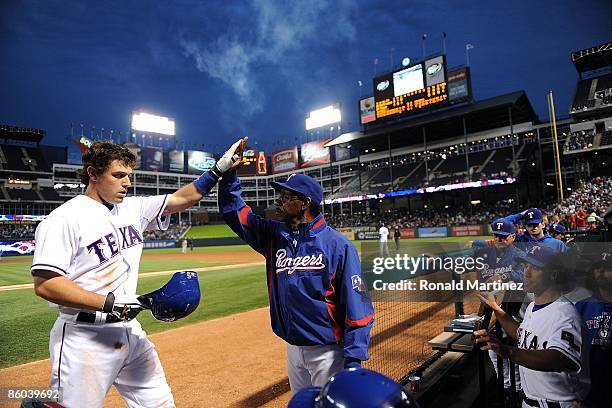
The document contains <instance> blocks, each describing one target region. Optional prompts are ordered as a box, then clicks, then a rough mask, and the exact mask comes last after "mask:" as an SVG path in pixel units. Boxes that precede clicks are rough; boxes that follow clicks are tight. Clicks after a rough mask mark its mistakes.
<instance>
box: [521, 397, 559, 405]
mask: <svg viewBox="0 0 612 408" xmlns="http://www.w3.org/2000/svg"><path fill="white" fill-rule="evenodd" d="M523 401H525V404H527V405H529V406H530V407H538V408H539V407H540V404H538V401H536V400H532V399H530V398H527V397H524V398H523ZM544 406H545V407H548V408H561V404H559V403H558V402H552V401H544Z"/></svg>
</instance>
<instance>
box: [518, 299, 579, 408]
mask: <svg viewBox="0 0 612 408" xmlns="http://www.w3.org/2000/svg"><path fill="white" fill-rule="evenodd" d="M533 307H534V302H531V303H530V304H529V306H528V307H527V310H526V311H525V318H524V320H523V322H522V323H521V325H520V326H519V328H518V331H517V336H518V347H519V348H522V349H526V350H544V349H548V350H551V349H554V350H558V351H560V352H561V353H563V355H565V356H566V357H568V358H569V359H570V360H571V361H572V362H573V363H574V364H575V365H576V367H577V370H575V371H571V372H570V371H565V372H560V373H556V372H543V371H536V370H531V369H529V368H525V367H523V366H520V368H519V371H520V376H521V385H522V387H523V391H524V392H525V395H527V397H529V398H531V399H535V400H538V399H539V400H549V401H559V402H561V401H581V400H582V399H584V397H585V396H586V394H587V392H588V384H589V370H588V352H587V348H586V347H583V345H586V342H585V341H584V336H585V334H586V333H585V331H584V330H583V329H582V326H583V323H582V319H581V318H580V315H579V314H578V311H577V310H576V308H575V307H574V305H573V304H572V303H571V302H570V301H569V300H568V299H567V298H565V297H563V296H561V297H560V298H559V299H557V300H555V301H554V302H552V303H550V304H549V305H547V306H545V307H544V308H542V309H539V310H536V311H535V312H534V311H533Z"/></svg>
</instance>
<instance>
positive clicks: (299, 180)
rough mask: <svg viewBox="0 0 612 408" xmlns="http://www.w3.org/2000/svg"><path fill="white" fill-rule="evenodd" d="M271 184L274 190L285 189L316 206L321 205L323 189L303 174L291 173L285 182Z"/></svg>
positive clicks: (315, 181)
mask: <svg viewBox="0 0 612 408" xmlns="http://www.w3.org/2000/svg"><path fill="white" fill-rule="evenodd" d="M271 184H272V187H274V188H275V189H276V190H278V189H286V190H289V191H293V192H294V193H296V194H300V195H303V196H305V197H308V198H310V199H311V200H312V201H313V202H315V203H317V204H321V201H323V187H321V185H320V184H319V182H318V181H317V180H315V179H313V178H312V177H310V176H307V175H305V174H300V173H293V174H291V175H290V176H289V177H287V181H286V182H284V183H279V182H277V181H273V182H272V183H271Z"/></svg>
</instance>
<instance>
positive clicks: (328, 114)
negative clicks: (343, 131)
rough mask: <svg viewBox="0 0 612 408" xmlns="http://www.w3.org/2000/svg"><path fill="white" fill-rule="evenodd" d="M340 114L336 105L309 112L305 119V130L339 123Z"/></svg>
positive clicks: (340, 119)
mask: <svg viewBox="0 0 612 408" xmlns="http://www.w3.org/2000/svg"><path fill="white" fill-rule="evenodd" d="M341 121H342V114H341V113H340V108H339V107H338V105H330V106H326V107H325V108H322V109H318V110H315V111H312V112H310V114H309V115H308V117H307V118H306V130H312V129H316V128H320V127H323V126H327V125H331V124H334V123H340V122H341Z"/></svg>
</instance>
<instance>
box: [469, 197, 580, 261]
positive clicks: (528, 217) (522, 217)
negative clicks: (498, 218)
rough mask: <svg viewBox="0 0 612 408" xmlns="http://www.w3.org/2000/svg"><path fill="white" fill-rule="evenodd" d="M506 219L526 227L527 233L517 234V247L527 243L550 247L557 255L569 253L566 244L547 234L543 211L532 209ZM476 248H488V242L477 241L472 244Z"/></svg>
mask: <svg viewBox="0 0 612 408" xmlns="http://www.w3.org/2000/svg"><path fill="white" fill-rule="evenodd" d="M504 219H506V220H508V221H510V222H511V223H512V224H519V223H520V222H521V221H522V222H523V225H524V226H525V233H520V232H519V233H517V234H516V240H515V242H516V245H518V246H519V247H521V246H524V244H526V243H538V244H539V245H543V246H548V247H550V248H552V249H553V250H554V251H555V252H557V253H564V252H567V251H569V247H568V246H567V245H565V243H564V242H562V241H560V240H558V239H555V238H553V237H551V236H550V235H549V234H546V233H545V228H546V224H545V223H544V218H543V216H542V211H540V210H539V209H537V208H530V209H528V210H525V211H523V212H520V213H518V214H512V215H509V216H507V217H504ZM472 244H473V245H474V246H486V245H487V242H486V241H483V240H475V241H473V243H472Z"/></svg>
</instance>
